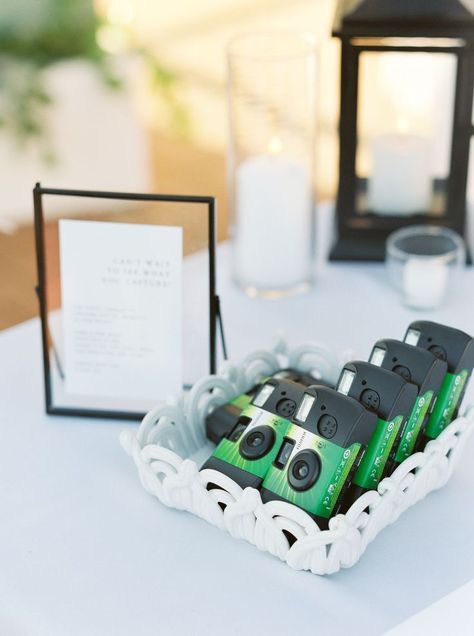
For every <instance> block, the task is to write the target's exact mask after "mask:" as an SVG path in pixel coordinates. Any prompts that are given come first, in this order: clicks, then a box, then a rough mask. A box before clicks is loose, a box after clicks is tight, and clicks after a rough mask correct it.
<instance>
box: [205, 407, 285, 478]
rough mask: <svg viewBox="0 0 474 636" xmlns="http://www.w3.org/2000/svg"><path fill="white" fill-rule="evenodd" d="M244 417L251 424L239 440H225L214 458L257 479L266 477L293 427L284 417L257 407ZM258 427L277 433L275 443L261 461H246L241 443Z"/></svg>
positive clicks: (248, 410)
mask: <svg viewBox="0 0 474 636" xmlns="http://www.w3.org/2000/svg"><path fill="white" fill-rule="evenodd" d="M242 415H245V416H246V417H250V418H251V420H252V421H251V422H250V423H249V424H248V426H247V427H246V428H245V430H244V431H243V433H242V435H241V436H240V437H239V439H238V440H236V441H235V442H234V441H231V440H230V439H227V438H224V439H223V440H221V441H220V442H219V444H218V446H217V447H216V449H215V451H214V453H213V457H217V458H218V459H221V460H222V461H224V462H227V463H228V464H232V466H236V467H237V468H240V469H241V470H245V471H247V472H248V473H251V474H252V475H256V476H257V477H264V476H265V475H266V472H267V470H268V468H269V466H270V465H271V463H272V462H273V460H274V459H275V457H276V454H277V452H278V450H279V448H280V445H281V442H282V440H283V437H284V436H285V435H286V432H287V430H288V428H289V427H290V426H291V422H289V421H288V420H286V419H285V418H283V417H279V416H278V415H274V414H273V413H268V411H263V410H262V409H260V408H258V407H257V406H253V405H250V406H248V407H247V408H246V409H244V410H243V411H242ZM256 426H270V427H271V428H272V429H273V430H274V432H275V443H274V444H273V446H272V448H271V449H270V451H269V452H268V453H267V454H266V455H265V456H264V457H261V458H259V459H245V457H242V455H241V454H240V449H239V447H240V442H241V440H242V438H243V437H244V435H247V433H248V432H249V431H251V430H252V429H253V428H255V427H256Z"/></svg>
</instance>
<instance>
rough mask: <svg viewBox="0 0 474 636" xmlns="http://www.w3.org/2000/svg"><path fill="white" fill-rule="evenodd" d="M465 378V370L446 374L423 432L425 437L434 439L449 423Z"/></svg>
mask: <svg viewBox="0 0 474 636" xmlns="http://www.w3.org/2000/svg"><path fill="white" fill-rule="evenodd" d="M467 376H468V372H467V369H464V370H463V371H461V372H460V373H458V374H453V373H447V374H446V376H445V378H444V380H443V384H442V385H441V389H440V390H439V394H438V399H437V400H436V403H435V405H434V409H433V412H432V413H431V415H430V419H429V421H428V425H427V427H426V430H425V434H426V435H427V437H430V438H431V439H436V438H437V437H438V435H439V434H440V433H442V432H443V431H444V429H445V428H446V426H448V424H449V423H450V422H451V419H452V417H453V413H454V409H455V408H456V406H457V404H458V402H459V398H460V397H461V393H462V391H463V389H464V385H465V384H466V380H467Z"/></svg>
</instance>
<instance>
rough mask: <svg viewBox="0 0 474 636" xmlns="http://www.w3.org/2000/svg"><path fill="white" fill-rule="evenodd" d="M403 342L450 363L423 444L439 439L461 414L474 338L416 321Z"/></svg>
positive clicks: (438, 325) (472, 359) (456, 331)
mask: <svg viewBox="0 0 474 636" xmlns="http://www.w3.org/2000/svg"><path fill="white" fill-rule="evenodd" d="M404 341H405V342H406V343H407V344H411V345H413V346H415V347H420V348H421V349H427V350H428V351H430V352H431V353H432V354H434V355H435V356H436V357H437V358H439V359H440V360H443V361H445V362H446V364H447V372H446V374H445V376H444V379H443V382H442V384H441V388H440V390H439V393H438V398H437V400H436V403H435V405H434V408H433V411H432V413H431V415H430V417H429V420H428V423H427V425H426V427H425V430H424V433H423V436H422V442H423V446H424V444H426V443H427V442H429V441H430V440H432V439H436V438H437V437H438V435H440V433H442V432H443V431H444V429H445V428H446V427H447V426H448V424H450V422H452V420H453V419H454V418H456V417H457V415H458V412H459V407H460V405H461V402H462V398H463V397H464V393H465V392H466V386H467V384H468V382H469V378H470V377H471V375H472V369H473V367H474V340H473V338H471V336H468V335H467V333H464V332H463V331H460V330H459V329H453V328H452V327H446V326H445V325H440V324H438V323H436V322H428V321H426V320H417V321H416V322H412V323H411V325H410V326H409V327H408V329H407V332H406V334H405V338H404Z"/></svg>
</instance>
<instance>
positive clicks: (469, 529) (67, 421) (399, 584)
mask: <svg viewBox="0 0 474 636" xmlns="http://www.w3.org/2000/svg"><path fill="white" fill-rule="evenodd" d="M218 282H219V287H220V292H221V297H222V306H223V312H224V319H225V324H226V332H227V338H228V341H229V349H230V352H231V354H232V356H233V357H236V358H240V357H241V356H243V354H244V353H246V352H247V351H249V350H251V349H253V348H257V347H261V346H269V345H270V344H271V341H272V338H271V334H272V332H274V331H275V329H277V328H281V327H282V328H283V329H285V330H286V331H287V333H288V335H289V336H290V341H291V342H292V343H294V344H296V343H298V342H300V341H302V340H304V339H307V338H315V339H318V340H321V341H323V342H325V343H327V344H328V345H330V346H333V347H335V348H337V349H339V350H342V349H345V348H348V347H352V348H355V349H356V351H357V352H358V355H359V356H360V357H362V358H366V357H367V355H368V353H369V351H370V348H371V345H372V344H373V342H374V341H375V340H376V339H377V338H380V337H394V338H400V337H402V335H403V333H404V330H405V327H406V325H407V324H408V322H410V321H411V320H413V319H414V318H416V317H420V314H415V313H413V312H410V311H408V310H407V309H405V308H402V307H401V306H400V305H399V303H398V301H397V298H396V296H395V294H394V292H393V291H392V289H391V288H390V287H388V285H387V281H386V277H385V271H384V268H383V265H365V264H360V265H355V264H350V265H342V264H338V265H328V266H326V267H325V268H324V269H323V271H321V272H320V275H319V279H318V282H317V285H316V286H315V288H314V290H313V291H312V292H311V293H310V294H307V295H305V296H300V297H296V298H291V299H283V300H280V301H277V302H275V301H263V300H251V299H248V298H246V297H245V296H244V295H243V294H242V293H241V292H240V291H239V290H237V289H236V288H235V287H234V286H233V285H231V284H230V282H229V273H228V268H227V258H226V248H225V247H224V248H221V249H220V253H219V281H218ZM473 293H474V269H471V270H468V271H466V272H465V273H464V274H463V276H462V279H461V281H460V293H459V295H458V298H457V300H456V301H455V302H453V303H451V304H450V305H448V306H446V307H445V308H443V309H440V310H439V311H436V312H431V313H430V314H429V316H427V318H430V319H433V320H437V321H440V322H444V323H448V324H451V325H453V326H456V327H459V328H461V329H464V330H466V331H468V332H471V333H473V332H474V301H473ZM42 391H43V379H42V368H41V351H40V328H39V322H38V321H37V320H33V321H30V322H28V323H25V324H23V325H20V326H18V327H15V328H13V329H10V330H7V331H5V332H3V333H2V334H0V396H1V400H0V404H1V408H0V427H1V432H2V438H1V443H0V634H1V635H2V636H24V635H34V636H79V635H80V636H84V635H87V636H92V635H97V636H122V635H124V636H125V635H126V636H132V635H133V636H135V635H136V636H145V635H148V634H150V635H151V634H153V636H156V635H157V634H158V635H160V636H161V635H165V634H198V635H201V634H222V633H226V634H245V635H246V636H248V635H253V634H272V635H279V634H282V635H283V634H285V635H286V634H290V633H294V634H298V636H305V635H306V634H308V635H311V636H314V634H324V635H325V636H326V635H328V636H332V635H333V634H334V635H335V634H348V633H351V634H354V635H358V634H363V635H364V636H370V635H372V634H381V633H382V632H384V631H386V630H388V629H391V628H393V627H394V626H396V625H397V624H399V623H400V622H401V621H403V620H405V619H407V618H408V617H410V616H411V615H413V614H415V613H416V612H418V611H420V610H421V609H423V608H425V607H426V606H428V605H430V604H432V603H433V602H435V601H437V600H438V599H440V598H442V597H443V596H445V595H446V594H448V593H450V592H452V591H453V590H454V589H456V588H458V587H459V586H460V585H462V584H464V583H466V582H467V581H468V580H470V579H471V578H473V577H474V514H473V512H472V511H473V509H474V507H473V506H474V462H473V461H472V454H473V453H474V437H473V438H472V439H471V440H470V443H469V444H468V447H467V449H466V454H465V456H464V457H463V459H462V461H461V464H460V466H459V469H458V470H457V472H456V473H455V474H454V476H453V478H452V479H451V481H450V482H449V483H448V485H447V486H446V487H445V488H444V489H443V490H442V491H439V492H436V493H433V494H431V495H430V496H429V497H428V498H427V499H426V500H424V501H423V502H421V503H420V504H418V505H417V506H416V508H413V509H411V510H409V511H408V512H407V513H406V514H404V515H403V516H402V517H401V518H400V520H399V521H398V522H397V523H396V524H395V525H393V526H392V527H390V528H388V529H386V530H385V531H384V532H383V533H382V534H381V535H380V536H379V537H378V538H377V539H376V540H375V542H374V543H373V544H371V545H370V546H369V548H368V550H367V552H366V554H365V555H364V556H363V558H362V560H361V561H360V562H359V563H358V564H357V565H356V566H355V567H354V568H352V569H351V570H346V571H342V572H341V573H339V574H337V575H335V576H332V577H326V578H320V577H317V576H314V575H312V574H309V573H302V572H294V571H292V570H291V569H290V568H289V567H288V566H286V565H285V564H283V563H281V562H280V561H278V560H277V559H276V558H273V557H271V556H270V555H268V554H264V553H261V552H259V551H258V550H257V549H256V548H254V547H253V546H250V545H248V544H246V543H244V542H241V541H236V540H234V539H232V538H231V537H230V536H228V535H226V534H225V533H223V532H220V531H219V530H217V529H216V528H214V527H211V526H209V525H207V524H206V523H205V522H203V521H201V520H199V519H197V518H193V517H192V516H191V515H189V514H186V513H181V512H177V511H175V510H169V509H167V508H165V507H164V506H162V505H161V504H159V503H158V502H157V501H156V500H154V499H152V498H151V497H150V496H149V495H147V494H146V493H145V492H144V491H143V490H142V488H141V486H140V485H139V482H138V478H137V475H136V472H135V468H134V466H133V465H132V463H131V461H130V459H129V458H128V457H127V456H126V455H125V453H124V452H123V450H122V449H121V447H120V445H119V442H118V435H119V432H120V431H121V430H123V429H125V428H134V427H136V426H137V424H133V423H123V422H114V421H100V420H99V421H97V420H87V419H79V418H77V419H74V418H65V417H61V418H60V417H47V416H45V415H44V412H43V394H42ZM472 392H473V391H472V387H471V391H470V394H471V395H472ZM468 609H469V608H468ZM456 633H459V632H456Z"/></svg>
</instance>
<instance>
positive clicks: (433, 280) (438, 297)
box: [402, 257, 449, 309]
mask: <svg viewBox="0 0 474 636" xmlns="http://www.w3.org/2000/svg"><path fill="white" fill-rule="evenodd" d="M448 279H449V265H447V264H446V263H442V262H437V261H432V259H425V258H416V257H411V258H409V259H408V260H407V262H406V263H405V265H404V266H403V281H402V287H403V289H402V292H403V296H404V301H405V303H406V304H407V305H408V306H409V307H414V308H417V309H432V308H434V307H437V306H438V305H439V304H440V303H441V301H442V300H443V298H444V296H445V294H446V291H447V287H448Z"/></svg>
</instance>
